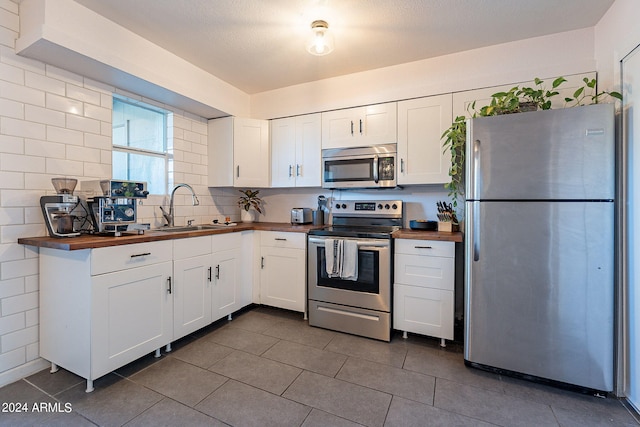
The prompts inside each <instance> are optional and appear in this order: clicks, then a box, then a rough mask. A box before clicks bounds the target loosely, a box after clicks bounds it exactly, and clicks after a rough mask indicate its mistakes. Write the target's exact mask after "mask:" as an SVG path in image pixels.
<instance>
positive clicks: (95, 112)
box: [84, 104, 112, 123]
mask: <svg viewBox="0 0 640 427" xmlns="http://www.w3.org/2000/svg"><path fill="white" fill-rule="evenodd" d="M84 116H85V117H90V118H92V119H96V120H101V121H103V122H108V123H111V121H112V117H111V108H104V107H99V106H97V105H91V104H85V105H84Z"/></svg>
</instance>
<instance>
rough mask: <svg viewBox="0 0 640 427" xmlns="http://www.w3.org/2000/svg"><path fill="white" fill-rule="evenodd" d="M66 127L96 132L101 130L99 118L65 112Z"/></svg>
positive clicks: (98, 132)
mask: <svg viewBox="0 0 640 427" xmlns="http://www.w3.org/2000/svg"><path fill="white" fill-rule="evenodd" d="M67 128H69V129H75V130H79V131H82V132H90V133H96V134H100V131H101V125H100V121H99V120H95V119H90V118H88V117H80V116H76V115H74V114H67Z"/></svg>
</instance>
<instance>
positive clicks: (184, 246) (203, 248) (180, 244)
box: [173, 236, 211, 259]
mask: <svg viewBox="0 0 640 427" xmlns="http://www.w3.org/2000/svg"><path fill="white" fill-rule="evenodd" d="M210 253H211V236H201V237H190V238H188V239H175V240H174V241H173V259H185V258H193V257H196V256H200V255H207V254H210Z"/></svg>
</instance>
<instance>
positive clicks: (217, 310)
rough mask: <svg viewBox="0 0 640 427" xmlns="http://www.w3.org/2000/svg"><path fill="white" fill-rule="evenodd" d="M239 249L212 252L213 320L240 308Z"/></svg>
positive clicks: (240, 272)
mask: <svg viewBox="0 0 640 427" xmlns="http://www.w3.org/2000/svg"><path fill="white" fill-rule="evenodd" d="M241 256H242V254H241V250H240V248H235V249H228V250H224V251H220V252H216V253H214V254H213V264H212V265H213V272H212V281H213V284H212V287H213V295H212V298H211V301H212V306H213V321H216V320H218V319H221V318H223V317H225V316H228V315H229V314H231V313H233V312H234V311H237V310H239V309H240V308H242V300H241V296H242V295H241V288H240V287H241V281H240V278H241V274H242V271H241V261H240V260H241Z"/></svg>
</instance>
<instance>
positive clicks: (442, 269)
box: [394, 254, 455, 291]
mask: <svg viewBox="0 0 640 427" xmlns="http://www.w3.org/2000/svg"><path fill="white" fill-rule="evenodd" d="M394 263H395V265H394V275H395V283H401V284H404V285H414V286H419V287H425V288H437V289H445V290H450V291H453V289H454V274H455V262H454V259H453V258H442V257H431V256H421V255H405V254H398V255H396V257H395V261H394Z"/></svg>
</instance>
